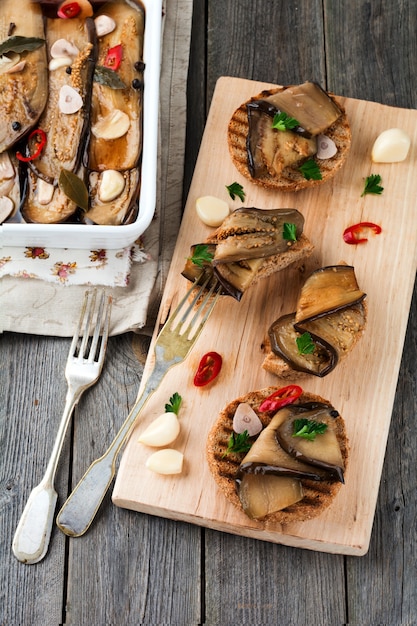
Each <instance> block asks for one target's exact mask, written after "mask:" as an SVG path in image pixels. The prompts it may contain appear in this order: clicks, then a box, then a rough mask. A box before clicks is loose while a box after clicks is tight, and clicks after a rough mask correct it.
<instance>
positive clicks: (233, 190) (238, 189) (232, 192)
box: [226, 182, 245, 202]
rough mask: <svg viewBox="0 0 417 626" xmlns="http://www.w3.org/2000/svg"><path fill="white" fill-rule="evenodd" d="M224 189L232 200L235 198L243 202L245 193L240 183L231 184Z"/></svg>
mask: <svg viewBox="0 0 417 626" xmlns="http://www.w3.org/2000/svg"><path fill="white" fill-rule="evenodd" d="M226 189H227V191H228V192H229V196H230V197H231V198H232V200H235V199H236V196H237V197H238V198H239V199H240V200H242V202H243V201H244V200H245V191H244V189H243V187H242V185H241V184H240V183H236V182H235V183H232V184H231V185H226Z"/></svg>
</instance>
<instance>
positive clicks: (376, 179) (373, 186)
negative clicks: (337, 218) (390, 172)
mask: <svg viewBox="0 0 417 626" xmlns="http://www.w3.org/2000/svg"><path fill="white" fill-rule="evenodd" d="M381 180H382V178H381V176H380V175H379V174H371V175H370V176H367V177H366V179H365V188H364V190H363V192H362V193H361V198H362V196H366V194H367V193H374V194H376V195H380V194H381V193H382V192H383V191H384V188H383V187H381V185H380V184H379V183H380V182H381Z"/></svg>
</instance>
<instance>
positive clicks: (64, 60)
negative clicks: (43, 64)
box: [48, 56, 72, 72]
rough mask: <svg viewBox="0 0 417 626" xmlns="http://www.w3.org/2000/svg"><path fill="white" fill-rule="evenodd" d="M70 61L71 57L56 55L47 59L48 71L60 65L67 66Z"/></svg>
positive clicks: (56, 68)
mask: <svg viewBox="0 0 417 626" xmlns="http://www.w3.org/2000/svg"><path fill="white" fill-rule="evenodd" d="M71 63H72V58H71V57H64V56H62V57H56V58H55V59H51V60H50V61H49V66H48V68H49V71H50V72H53V71H54V70H58V69H59V68H60V67H69V66H70V65H71Z"/></svg>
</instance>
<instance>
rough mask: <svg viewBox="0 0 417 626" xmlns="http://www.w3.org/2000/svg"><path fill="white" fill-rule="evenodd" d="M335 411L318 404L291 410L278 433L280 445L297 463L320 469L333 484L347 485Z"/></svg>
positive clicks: (291, 407)
mask: <svg viewBox="0 0 417 626" xmlns="http://www.w3.org/2000/svg"><path fill="white" fill-rule="evenodd" d="M337 416H338V412H337V411H335V410H334V408H333V407H329V406H327V405H319V404H317V405H316V406H314V407H313V408H309V407H303V406H302V405H292V406H290V407H288V411H287V416H286V419H285V420H283V421H282V423H281V424H280V426H279V427H278V428H277V429H276V437H277V440H278V442H279V444H280V445H281V446H282V448H283V450H285V451H286V452H287V453H288V454H290V455H291V456H293V457H294V458H295V459H298V460H300V461H303V462H304V463H307V464H309V465H312V466H315V467H317V468H321V469H323V470H325V471H326V472H328V473H329V474H331V476H332V478H333V479H334V480H339V481H340V482H341V483H343V482H344V462H343V456H342V452H341V450H340V446H339V441H338V438H337V426H336V420H335V417H337Z"/></svg>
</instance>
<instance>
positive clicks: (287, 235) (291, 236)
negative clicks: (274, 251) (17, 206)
mask: <svg viewBox="0 0 417 626" xmlns="http://www.w3.org/2000/svg"><path fill="white" fill-rule="evenodd" d="M282 237H283V239H286V240H287V241H297V226H296V225H295V224H291V223H290V222H285V223H284V228H283V231H282Z"/></svg>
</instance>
